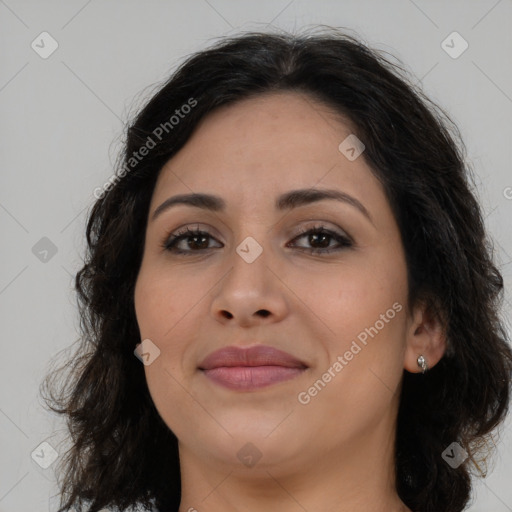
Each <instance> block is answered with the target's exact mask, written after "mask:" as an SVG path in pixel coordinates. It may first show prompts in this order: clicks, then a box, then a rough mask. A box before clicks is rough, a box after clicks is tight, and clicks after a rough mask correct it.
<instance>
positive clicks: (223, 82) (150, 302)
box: [50, 29, 512, 512]
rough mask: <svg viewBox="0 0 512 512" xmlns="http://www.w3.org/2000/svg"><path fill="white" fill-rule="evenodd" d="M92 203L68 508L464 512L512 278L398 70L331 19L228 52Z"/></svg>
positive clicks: (498, 371) (485, 432)
mask: <svg viewBox="0 0 512 512" xmlns="http://www.w3.org/2000/svg"><path fill="white" fill-rule="evenodd" d="M95 196H96V197H97V199H98V200H97V202H96V203H95V205H94V208H93V210H92V212H91V214H90V217H89V222H88V225H87V241H88V254H87V260H86V262H85V265H84V267H83V268H82V269H81V270H80V272H79V273H78V274H77V278H76V287H77V291H78V294H79V298H80V307H81V313H82V317H81V318H82V329H83V339H82V345H81V347H80V351H81V352H80V353H79V354H77V357H75V359H74V361H73V365H72V367H71V379H70V380H69V381H68V382H69V384H68V387H67V388H66V391H67V394H66V393H65V392H64V389H62V395H61V396H59V397H57V398H55V397H53V396H52V400H53V401H54V403H53V404H51V405H50V406H51V407H52V409H53V410H55V411H57V412H60V413H62V414H64V415H66V416H67V418H68V422H69V427H70V431H71V433H72V435H73V446H72V448H71V449H70V450H69V452H68V453H67V456H66V458H65V460H63V461H62V464H63V468H64V469H63V471H62V472H63V479H62V480H63V481H62V483H61V487H62V491H63V501H62V508H61V510H69V509H70V507H72V506H74V507H75V508H76V507H80V506H82V505H83V506H85V507H88V508H86V510H90V511H91V512H92V511H97V510H99V509H101V508H102V507H107V506H117V507H119V508H120V510H125V509H127V508H129V507H131V506H135V505H143V506H144V507H146V509H147V508H150V507H151V506H154V507H156V509H157V510H159V511H160V512H164V511H179V512H185V511H191V510H197V511H211V512H216V511H224V512H225V511H231V510H250V511H260V510H261V511H267V510H281V511H296V510H308V511H309V512H313V511H326V510H332V511H339V512H342V511H351V512H354V511H365V512H371V511H387V512H390V511H393V512H394V511H396V512H398V511H425V512H428V511H436V512H441V511H450V512H456V511H461V510H464V508H465V507H466V505H467V503H468V501H469V498H470V492H471V479H470V475H471V473H473V472H481V471H482V466H481V465H482V463H481V460H482V458H483V457H484V458H485V456H486V454H487V452H486V445H487V443H486V442H487V441H488V439H489V436H490V435H491V434H492V433H493V431H494V430H495V429H496V427H498V426H499V425H500V424H501V422H502V421H503V419H504V417H505V414H506V411H507V408H508V401H509V392H510V370H511V367H512V353H511V350H510V347H509V346H508V344H507V341H506V335H505V331H504V329H503V326H502V324H501V323H500V319H499V307H500V300H501V297H502V288H503V280H502V277H501V274H500V272H499V271H498V269H497V268H496V266H495V265H494V263H493V261H492V258H491V254H490V249H489V244H488V239H487V235H486V233H485V231H484V224H483V220H482V214H481V210H480V207H479V205H478V203H477V201H476V199H475V195H474V191H473V190H472V188H471V185H470V175H469V171H468V170H467V169H466V168H465V164H464V153H463V144H462V142H460V140H459V137H458V132H457V130H456V128H455V127H454V126H453V125H452V124H450V121H449V119H448V118H447V117H446V116H444V115H443V114H442V112H441V110H440V109H439V108H438V107H436V106H435V105H434V104H432V103H431V102H430V101H429V100H428V99H427V98H426V97H424V96H423V94H422V93H421V91H419V90H417V89H416V88H415V87H414V86H412V85H411V84H410V83H409V81H408V78H407V77H406V75H405V73H404V72H403V71H402V70H401V68H399V67H398V66H397V65H396V64H392V63H390V62H389V61H388V60H386V59H385V58H384V57H383V56H382V55H380V54H379V53H377V52H376V51H373V50H370V49H369V48H367V47H366V46H365V45H363V44H362V43H361V42H359V41H358V40H357V39H355V38H353V37H350V36H347V35H345V34H343V33H340V32H339V31H337V30H334V29H332V30H324V31H321V32H318V33H316V34H305V35H300V36H296V35H290V34H270V33H249V34H244V35H240V36H237V37H233V38H230V39H226V40H223V41H221V42H220V43H218V44H217V45H215V46H213V47H212V48H209V49H207V50H204V51H201V52H199V53H197V54H195V55H193V56H192V57H190V58H189V59H188V60H187V61H186V62H185V63H184V64H182V65H181V67H180V68H179V69H178V70H177V71H176V72H175V73H174V74H173V75H172V76H171V78H170V79H169V80H168V82H167V83H166V84H165V85H164V86H163V87H161V89H160V90H159V91H158V92H157V93H156V94H155V95H154V96H153V97H152V98H151V99H150V101H149V102H148V103H147V105H146V106H145V107H144V108H143V109H142V111H141V112H140V113H139V114H138V115H137V117H136V118H135V119H134V121H133V123H132V124H131V126H130V127H129V129H128V132H127V141H126V147H125V151H124V155H123V160H122V163H121V165H120V168H119V169H118V172H117V174H116V175H115V176H114V177H113V179H111V180H109V181H108V182H107V183H106V184H105V186H104V187H100V188H98V189H97V190H96V191H95ZM134 354H135V356H136V357H135V356H134ZM141 362H142V364H141ZM64 463H65V467H64ZM475 470H476V471H475ZM79 510H80V508H79Z"/></svg>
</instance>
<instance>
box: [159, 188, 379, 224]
mask: <svg viewBox="0 0 512 512" xmlns="http://www.w3.org/2000/svg"><path fill="white" fill-rule="evenodd" d="M326 199H331V200H336V201H341V202H343V203H346V204H349V205H351V206H353V207H355V208H356V209H357V210H359V211H360V212H361V213H362V214H363V215H364V216H365V217H366V218H367V219H368V220H369V221H370V222H371V223H372V224H373V219H372V217H371V215H370V213H369V212H368V210H367V209H366V208H365V207H364V205H363V204H362V203H361V202H360V201H358V200H357V199H356V198H355V197H353V196H351V195H349V194H347V193H346V192H342V191H341V190H336V189H318V188H314V189H311V188H304V189H298V190H291V191H289V192H286V193H284V194H282V195H280V196H279V197H278V198H277V199H276V202H275V208H276V209H277V210H279V211H284V210H291V209H293V208H298V207H300V206H305V205H308V204H312V203H316V202H318V201H323V200H326ZM180 204H185V205H188V206H193V207H195V208H202V209H203V210H210V211H214V212H220V211H224V210H225V209H226V202H225V201H224V199H222V198H221V197H219V196H215V195H212V194H202V193H194V194H180V195H177V196H173V197H169V198H168V199H166V200H165V201H164V202H163V203H162V204H161V205H160V206H159V207H158V208H157V209H156V210H155V211H154V212H153V215H152V217H151V220H152V221H154V220H155V219H156V218H157V217H158V216H159V215H161V214H162V213H163V212H164V211H167V210H169V208H172V207H173V206H176V205H180Z"/></svg>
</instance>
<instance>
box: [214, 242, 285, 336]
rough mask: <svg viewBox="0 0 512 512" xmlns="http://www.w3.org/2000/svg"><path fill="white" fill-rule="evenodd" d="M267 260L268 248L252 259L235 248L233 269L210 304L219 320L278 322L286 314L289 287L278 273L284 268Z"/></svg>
mask: <svg viewBox="0 0 512 512" xmlns="http://www.w3.org/2000/svg"><path fill="white" fill-rule="evenodd" d="M268 263H270V262H269V258H268V257H267V251H266V250H265V249H264V250H263V252H262V253H261V254H260V255H259V256H258V257H257V258H256V259H255V260H254V261H252V262H251V263H249V262H248V261H246V260H244V258H242V257H241V256H240V255H239V254H238V253H237V252H236V251H233V255H232V256H231V260H230V264H231V266H230V269H229V270H228V271H227V273H226V274H225V275H224V277H223V278H222V279H221V281H220V283H219V284H218V287H216V289H215V292H214V299H213V301H212V305H211V308H212V309H211V312H212V315H213V316H214V317H215V319H216V320H217V321H219V322H221V323H225V324H229V323H231V324H237V325H239V326H241V327H249V326H251V325H257V324H260V323H274V322H278V321H280V320H282V319H283V318H284V317H285V316H286V314H287V312H288V302H287V300H286V290H287V288H286V285H285V284H284V283H283V280H282V276H281V275H279V274H280V273H282V272H280V271H279V268H278V267H276V265H275V264H274V265H270V266H269V265H268ZM271 266H272V267H273V268H271Z"/></svg>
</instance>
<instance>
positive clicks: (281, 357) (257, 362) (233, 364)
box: [199, 345, 308, 391]
mask: <svg viewBox="0 0 512 512" xmlns="http://www.w3.org/2000/svg"><path fill="white" fill-rule="evenodd" d="M307 368H308V367H307V365H306V364H305V363H303V362H302V361H300V360H299V359H297V358H296V357H294V356H292V355H291V354H288V353H287V352H283V351H281V350H278V349H276V348H273V347H269V346H265V345H257V346H254V347H250V348H240V347H235V346H232V347H226V348H223V349H221V350H217V351H216V352H213V353H212V354H210V355H209V356H208V357H206V359H204V360H203V361H202V362H201V363H200V365H199V369H200V370H201V371H202V372H203V373H204V375H206V377H208V378H209V379H210V380H211V381H213V382H215V383H216V384H219V385H221V386H223V387H225V388H229V389H233V390H238V391H250V390H253V389H258V388H261V387H265V386H270V385H271V384H277V383H278V382H282V381H286V380H290V379H293V378H294V377H296V376H298V375H300V374H302V373H303V372H304V371H305V370H306V369H307Z"/></svg>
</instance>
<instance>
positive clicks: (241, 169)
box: [154, 92, 382, 202]
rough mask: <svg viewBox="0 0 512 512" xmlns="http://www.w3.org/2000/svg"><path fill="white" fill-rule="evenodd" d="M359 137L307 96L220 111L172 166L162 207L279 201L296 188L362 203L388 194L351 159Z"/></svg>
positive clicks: (266, 98)
mask: <svg viewBox="0 0 512 512" xmlns="http://www.w3.org/2000/svg"><path fill="white" fill-rule="evenodd" d="M352 131H353V128H352V126H351V123H350V122H348V121H347V120H345V119H344V118H343V117H342V116H341V115H340V114H339V113H337V112H335V111H333V109H332V108H331V107H329V106H327V105H325V104H324V103H322V102H320V101H318V100H316V99H314V98H312V97H310V96H308V95H305V94H302V93H295V92H287V93H271V94H265V95H261V96H257V97H253V98H249V99H244V100H242V101H239V102H237V103H234V104H231V105H227V106H224V107H220V108H219V109H217V110H215V111H214V112H212V113H211V114H209V115H207V116H205V118H203V120H202V121H201V122H200V124H199V125H198V126H197V128H196V129H195V131H194V133H193V134H192V135H191V137H190V139H189V140H188V141H187V143H186V144H185V146H184V147H183V148H181V150H180V151H179V152H178V153H177V154H176V155H175V156H174V157H173V158H172V159H171V160H169V161H168V162H167V163H166V164H165V166H164V167H163V169H162V171H161V173H160V176H159V179H158V181H157V186H156V188H155V197H154V202H156V201H160V200H163V199H165V198H166V196H167V195H169V193H171V192H174V193H190V192H211V193H217V194H220V195H231V196H233V197H236V198H238V200H239V201H246V200H249V199H252V200H255V199H256V198H257V197H259V196H266V197H269V199H272V201H273V198H274V197H275V196H276V195H278V194H279V193H282V192H285V191H287V190H290V189H292V188H304V187H314V186H315V185H321V186H326V187H327V186H329V187H337V188H341V189H343V190H344V191H346V192H349V193H352V194H354V195H359V196H360V197H364V196H369V195H370V196H371V195H376V194H379V193H380V194H382V190H381V187H380V183H378V181H377V180H376V179H375V177H374V176H373V174H372V172H371V170H370V168H369V167H368V166H367V165H366V163H365V161H364V159H363V158H357V159H356V160H354V161H349V160H348V159H347V158H346V156H344V154H342V153H341V152H340V150H339V145H340V143H341V142H342V141H343V140H345V139H346V138H347V136H349V135H350V134H351V133H352ZM372 188H373V190H372ZM369 199H370V200H373V201H375V200H376V198H375V197H370V198H369Z"/></svg>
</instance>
